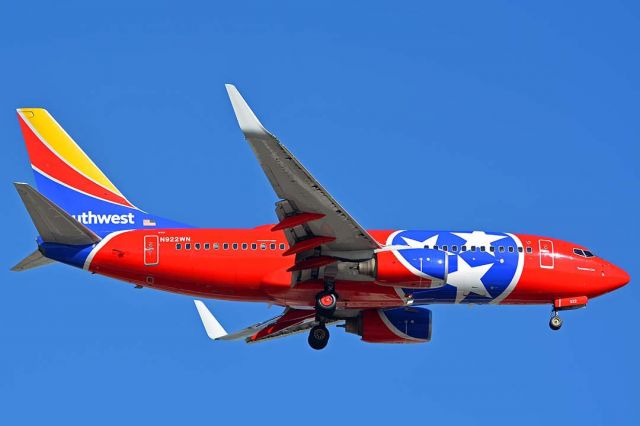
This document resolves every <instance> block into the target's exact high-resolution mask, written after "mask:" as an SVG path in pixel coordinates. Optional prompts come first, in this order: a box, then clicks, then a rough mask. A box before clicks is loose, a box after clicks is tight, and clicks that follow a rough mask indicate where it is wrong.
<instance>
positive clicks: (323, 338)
mask: <svg viewBox="0 0 640 426" xmlns="http://www.w3.org/2000/svg"><path fill="white" fill-rule="evenodd" d="M327 343H329V330H327V327H325V326H324V324H320V325H316V326H314V327H313V328H312V329H311V331H310V332H309V346H311V347H312V348H313V349H315V350H317V351H319V350H320V349H324V348H325V346H327Z"/></svg>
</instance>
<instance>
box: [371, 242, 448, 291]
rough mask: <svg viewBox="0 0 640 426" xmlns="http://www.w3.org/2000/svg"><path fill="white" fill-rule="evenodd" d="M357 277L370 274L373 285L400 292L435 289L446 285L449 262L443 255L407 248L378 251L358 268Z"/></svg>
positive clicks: (435, 251) (427, 250) (428, 250)
mask: <svg viewBox="0 0 640 426" xmlns="http://www.w3.org/2000/svg"><path fill="white" fill-rule="evenodd" d="M359 270H360V273H363V274H369V275H370V276H372V277H373V278H374V279H375V281H376V283H378V284H380V285H387V286H393V287H403V288H436V287H442V286H443V285H444V284H445V282H446V281H447V274H448V272H449V258H448V255H447V253H446V252H444V251H440V250H433V249H422V248H407V249H400V250H389V251H381V252H378V253H377V254H376V257H375V258H373V259H371V260H369V261H367V262H362V263H361V264H360V265H359Z"/></svg>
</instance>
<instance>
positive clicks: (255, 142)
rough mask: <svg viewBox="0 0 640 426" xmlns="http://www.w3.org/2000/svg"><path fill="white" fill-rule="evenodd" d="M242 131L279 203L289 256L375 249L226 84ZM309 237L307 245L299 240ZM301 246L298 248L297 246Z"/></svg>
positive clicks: (348, 216)
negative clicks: (314, 251) (315, 251)
mask: <svg viewBox="0 0 640 426" xmlns="http://www.w3.org/2000/svg"><path fill="white" fill-rule="evenodd" d="M226 88H227V92H228V94H229V98H230V100H231V104H232V106H233V110H234V112H235V114H236V118H237V119H238V124H239V125H240V129H241V130H242V132H243V133H244V136H245V138H246V139H247V141H248V142H249V144H250V145H251V148H252V149H253V152H254V153H255V155H256V157H257V158H258V161H259V162H260V165H261V166H262V169H263V170H264V173H265V174H266V175H267V178H268V179H269V182H270V183H271V186H273V189H274V190H275V192H276V194H277V195H278V197H280V198H281V201H279V202H278V203H276V214H277V215H278V218H279V219H280V223H279V224H278V225H276V226H275V227H274V228H273V230H274V231H275V230H279V229H285V230H286V233H287V239H288V240H289V243H290V246H291V249H290V250H289V251H290V253H288V254H296V253H299V252H301V251H304V250H309V249H313V248H314V247H318V246H322V247H324V248H327V249H329V250H333V251H356V250H374V249H376V248H378V247H379V244H378V243H377V242H376V241H375V240H374V239H373V237H372V236H371V235H369V233H368V232H367V231H366V230H364V228H362V226H360V225H359V224H358V222H356V220H355V219H354V218H353V217H351V215H349V213H347V211H346V210H345V209H344V208H343V207H342V206H341V205H340V204H339V203H338V202H337V201H336V200H335V199H334V198H333V197H332V196H331V194H329V192H328V191H327V190H326V189H324V187H322V185H320V183H319V182H318V181H317V180H316V179H315V178H314V177H313V176H312V175H311V173H309V171H308V170H307V169H305V168H304V166H303V165H302V164H301V163H300V162H299V161H298V160H297V159H296V158H295V157H294V155H293V154H292V153H291V152H290V151H289V150H288V149H287V148H286V147H285V146H284V145H282V144H281V143H280V142H279V141H278V139H277V138H276V137H275V136H273V135H272V134H271V133H269V131H267V130H266V129H265V128H264V127H263V126H262V124H261V123H260V121H259V120H258V118H257V117H256V116H255V114H254V113H253V111H252V110H251V108H249V106H248V105H247V103H246V102H245V100H244V99H243V98H242V96H241V95H240V93H239V92H238V90H237V89H236V88H235V86H233V85H231V84H227V85H226ZM301 241H306V243H305V244H303V245H298V244H297V243H299V242H301ZM296 247H297V248H296Z"/></svg>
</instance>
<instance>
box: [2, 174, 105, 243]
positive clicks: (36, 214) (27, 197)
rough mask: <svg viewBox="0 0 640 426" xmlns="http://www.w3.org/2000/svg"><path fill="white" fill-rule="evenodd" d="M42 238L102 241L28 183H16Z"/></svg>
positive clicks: (52, 241) (65, 241) (51, 241)
mask: <svg viewBox="0 0 640 426" xmlns="http://www.w3.org/2000/svg"><path fill="white" fill-rule="evenodd" d="M14 185H15V187H16V190H17V191H18V194H19V195H20V198H22V202H23V203H24V206H25V207H26V208H27V211H28V212H29V216H31V220H32V221H33V224H34V225H35V227H36V229H37V230H38V233H39V234H40V237H41V238H42V240H43V241H44V242H46V243H57V244H68V245H88V244H95V243H97V242H99V241H100V237H98V236H97V235H96V234H94V233H93V232H92V231H91V230H90V229H88V228H87V227H86V226H84V225H83V224H81V223H80V222H78V221H77V220H75V219H74V218H73V217H72V216H71V215H70V214H69V213H67V212H65V211H64V210H62V209H61V208H60V207H58V206H57V205H56V204H55V203H53V202H52V201H50V200H49V199H47V198H46V197H45V196H44V195H42V194H40V193H39V192H38V191H36V190H35V189H34V188H33V187H31V185H29V184H26V183H18V182H16V183H14Z"/></svg>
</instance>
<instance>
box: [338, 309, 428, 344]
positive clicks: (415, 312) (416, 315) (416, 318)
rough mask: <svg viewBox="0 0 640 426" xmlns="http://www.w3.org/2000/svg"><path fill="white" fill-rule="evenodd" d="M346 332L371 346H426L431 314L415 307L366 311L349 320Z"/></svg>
mask: <svg viewBox="0 0 640 426" xmlns="http://www.w3.org/2000/svg"><path fill="white" fill-rule="evenodd" d="M345 329H346V331H347V332H348V333H353V334H357V335H358V336H361V337H362V340H363V341H365V342H370V343H426V342H428V341H430V340H431V311H430V310H429V309H424V308H414V307H402V308H391V309H367V310H364V311H362V312H360V314H359V315H358V316H357V317H355V318H349V319H348V320H347V322H346V325H345Z"/></svg>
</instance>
